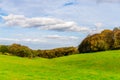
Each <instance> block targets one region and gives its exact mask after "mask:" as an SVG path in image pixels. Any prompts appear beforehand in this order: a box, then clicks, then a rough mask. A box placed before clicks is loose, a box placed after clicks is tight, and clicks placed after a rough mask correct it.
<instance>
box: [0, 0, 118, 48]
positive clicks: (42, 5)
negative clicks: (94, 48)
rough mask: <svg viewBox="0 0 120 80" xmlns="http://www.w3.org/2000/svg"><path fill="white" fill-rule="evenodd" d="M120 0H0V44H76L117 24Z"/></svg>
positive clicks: (53, 45)
mask: <svg viewBox="0 0 120 80" xmlns="http://www.w3.org/2000/svg"><path fill="white" fill-rule="evenodd" d="M119 15H120V0H0V44H12V43H20V44H23V45H27V46H29V47H30V48H32V49H51V48H56V47H66V46H78V45H79V43H80V42H81V41H82V40H83V39H84V38H85V37H86V36H87V35H88V34H91V33H96V32H100V31H101V30H103V29H113V28H114V27H116V26H120V16H119Z"/></svg>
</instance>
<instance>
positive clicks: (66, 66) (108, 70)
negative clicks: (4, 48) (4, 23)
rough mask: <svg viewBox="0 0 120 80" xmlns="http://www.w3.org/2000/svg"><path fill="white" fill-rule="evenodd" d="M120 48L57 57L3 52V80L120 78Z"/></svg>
mask: <svg viewBox="0 0 120 80" xmlns="http://www.w3.org/2000/svg"><path fill="white" fill-rule="evenodd" d="M119 75H120V50H116V51H105V52H97V53H90V54H76V55H71V56H65V57H60V58H54V59H44V58H34V59H28V58H20V57H15V56H5V55H0V80H120V76H119Z"/></svg>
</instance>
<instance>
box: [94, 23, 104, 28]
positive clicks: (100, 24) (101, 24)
mask: <svg viewBox="0 0 120 80" xmlns="http://www.w3.org/2000/svg"><path fill="white" fill-rule="evenodd" d="M95 26H96V27H97V28H100V27H102V26H103V23H100V22H99V23H95Z"/></svg>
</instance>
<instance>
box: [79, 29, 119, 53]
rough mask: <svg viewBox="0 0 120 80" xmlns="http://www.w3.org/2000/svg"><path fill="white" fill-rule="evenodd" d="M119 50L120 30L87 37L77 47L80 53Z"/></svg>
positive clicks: (104, 31) (106, 31) (105, 31)
mask: <svg viewBox="0 0 120 80" xmlns="http://www.w3.org/2000/svg"><path fill="white" fill-rule="evenodd" d="M113 49H120V28H117V27H116V28H114V29H113V30H103V31H102V32H101V33H97V34H93V35H88V36H87V37H86V38H85V39H84V40H83V41H82V42H81V44H80V45H79V46H78V50H79V52H80V53H88V52H96V51H105V50H113Z"/></svg>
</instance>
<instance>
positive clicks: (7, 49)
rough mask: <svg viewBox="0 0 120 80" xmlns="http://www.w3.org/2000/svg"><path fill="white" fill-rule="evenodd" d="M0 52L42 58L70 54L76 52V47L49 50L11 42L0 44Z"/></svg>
mask: <svg viewBox="0 0 120 80" xmlns="http://www.w3.org/2000/svg"><path fill="white" fill-rule="evenodd" d="M0 52H1V54H5V55H15V56H20V57H28V58H34V57H43V58H56V57H61V56H67V55H71V54H76V53H78V50H77V48H76V47H62V48H55V49H51V50H40V49H38V50H32V49H30V48H29V47H27V46H24V45H20V44H12V45H0Z"/></svg>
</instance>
